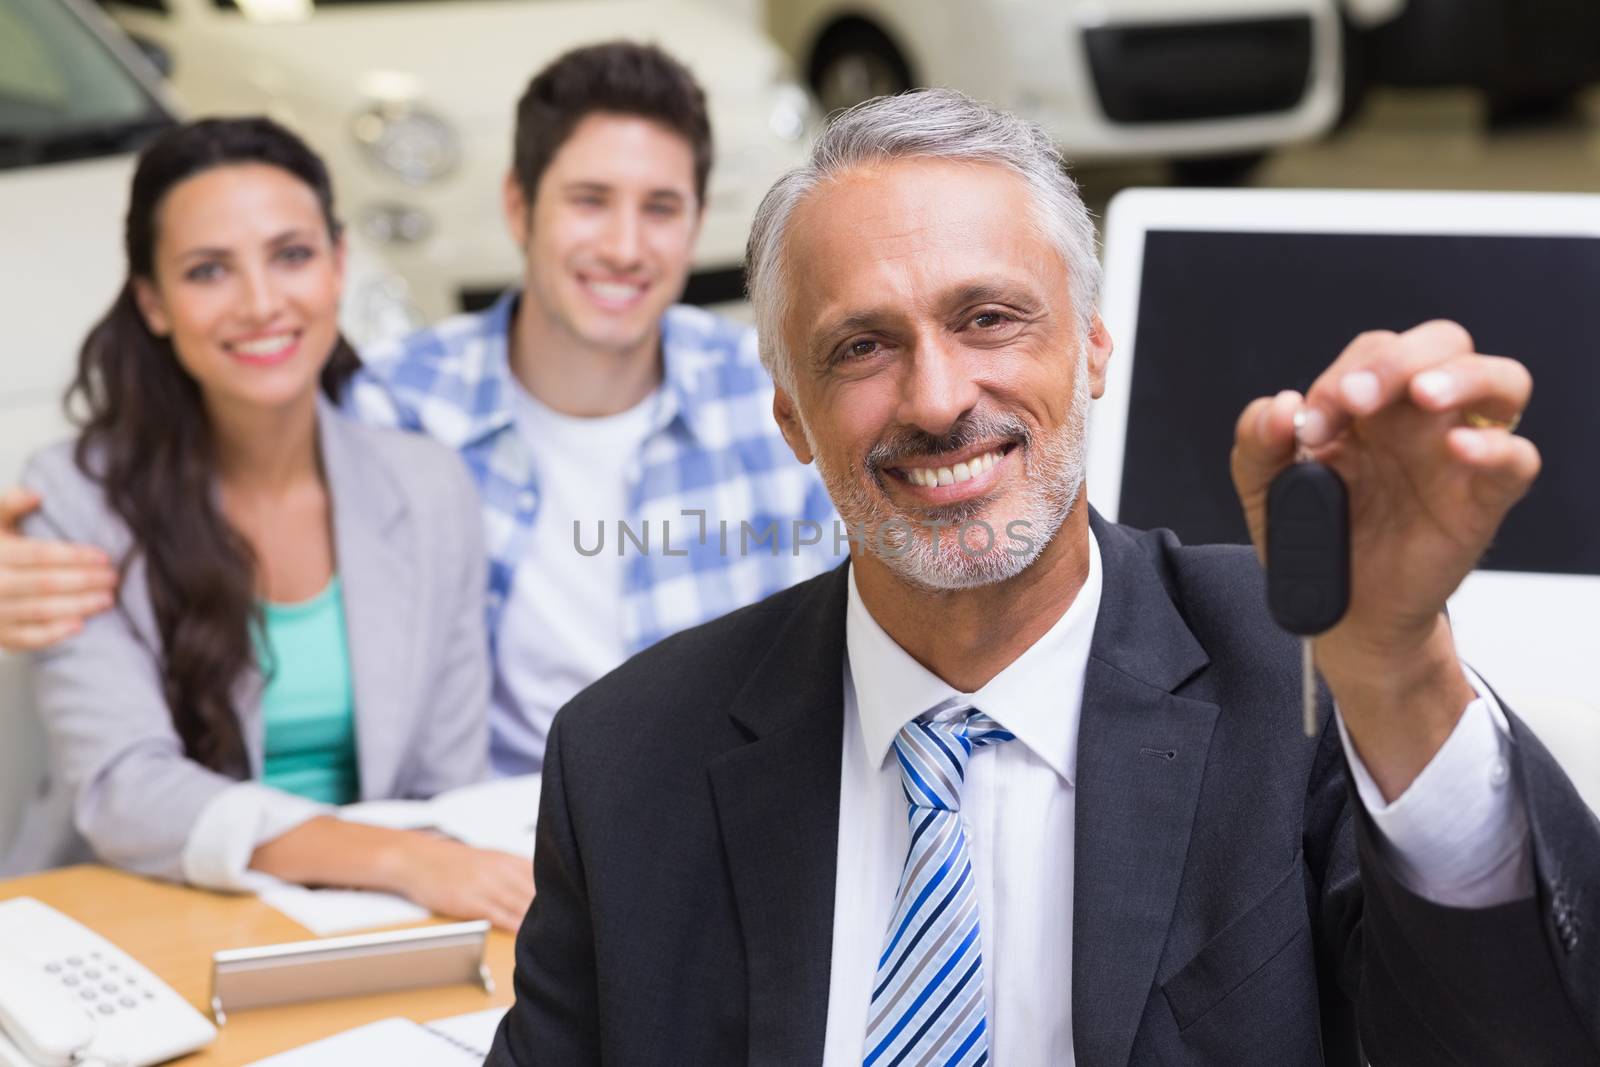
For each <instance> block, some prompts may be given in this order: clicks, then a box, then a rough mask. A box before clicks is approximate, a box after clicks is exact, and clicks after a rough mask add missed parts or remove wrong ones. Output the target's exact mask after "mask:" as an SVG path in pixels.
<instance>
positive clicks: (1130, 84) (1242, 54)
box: [766, 0, 1386, 182]
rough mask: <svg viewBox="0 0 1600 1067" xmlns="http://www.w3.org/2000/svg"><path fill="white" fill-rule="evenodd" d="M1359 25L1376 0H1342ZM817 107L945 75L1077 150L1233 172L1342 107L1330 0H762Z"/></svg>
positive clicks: (1078, 156)
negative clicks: (934, 0)
mask: <svg viewBox="0 0 1600 1067" xmlns="http://www.w3.org/2000/svg"><path fill="white" fill-rule="evenodd" d="M1344 2H1348V3H1349V5H1350V7H1352V8H1359V9H1362V10H1361V12H1360V17H1361V18H1362V20H1363V21H1365V20H1366V19H1369V18H1373V17H1381V14H1382V13H1381V12H1377V11H1371V12H1369V11H1368V10H1367V9H1371V8H1374V7H1378V8H1381V7H1382V6H1383V5H1384V3H1385V2H1386V0H1376V3H1375V2H1374V0H1344ZM766 16H767V26H768V29H769V30H770V31H771V32H772V34H773V36H774V37H775V38H776V39H777V40H778V41H779V42H780V43H781V44H783V45H784V47H785V48H787V49H788V50H789V52H790V54H791V55H792V56H794V57H795V60H796V62H797V64H799V67H800V69H801V70H803V71H805V72H806V74H807V76H808V78H809V80H810V83H811V86H812V88H813V90H814V91H815V92H816V94H817V97H818V99H819V100H820V102H821V104H822V107H823V108H824V110H827V111H832V110H833V109H835V108H839V107H847V106H849V105H850V104H853V103H855V102H857V101H859V100H862V99H865V98H867V97H870V96H876V95H879V94H882V93H893V92H899V91H901V90H904V89H907V88H910V87H912V86H919V85H942V86H949V87H952V88H956V89H961V90H964V91H965V92H968V93H971V94H972V95H974V96H977V97H980V98H982V99H984V100H988V101H990V102H991V103H994V104H998V105H1000V106H1001V107H1005V108H1008V109H1010V110H1012V111H1015V112H1017V113H1018V114H1021V115H1025V116H1027V117H1028V118H1030V119H1033V120H1035V121H1037V122H1039V123H1040V124H1042V125H1043V126H1044V127H1045V128H1046V129H1047V130H1049V131H1050V132H1051V134H1052V135H1053V136H1054V137H1055V139H1056V141H1057V143H1059V144H1060V145H1061V146H1062V149H1063V150H1064V151H1065V153H1066V154H1067V156H1068V158H1069V159H1071V160H1073V161H1080V160H1082V161H1092V160H1104V159H1118V160H1123V159H1132V158H1150V157H1156V158H1162V159H1173V160H1177V161H1179V169H1180V177H1182V178H1184V179H1185V180H1195V181H1204V182H1217V181H1226V180H1228V179H1230V178H1236V177H1239V176H1242V175H1243V173H1245V172H1246V171H1247V170H1248V169H1249V167H1250V165H1251V164H1252V163H1253V162H1254V161H1255V160H1256V159H1259V158H1260V156H1261V155H1262V154H1264V153H1266V152H1267V151H1268V150H1270V149H1272V148H1274V147H1276V146H1278V145H1281V144H1286V143H1289V142H1293V141H1298V140H1304V139H1307V138H1311V137H1315V136H1317V135H1319V134H1321V133H1323V132H1324V131H1326V130H1327V129H1328V128H1329V127H1330V126H1331V125H1332V124H1333V122H1334V120H1335V119H1336V118H1337V116H1338V113H1339V107H1340V93H1341V84H1342V74H1341V69H1340V66H1341V63H1340V56H1341V51H1340V36H1341V32H1342V29H1341V17H1340V10H1339V6H1338V4H1337V3H1336V2H1335V0H962V2H959V3H957V2H939V3H930V2H928V0H767V10H766Z"/></svg>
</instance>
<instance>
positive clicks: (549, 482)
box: [495, 385, 659, 750]
mask: <svg viewBox="0 0 1600 1067" xmlns="http://www.w3.org/2000/svg"><path fill="white" fill-rule="evenodd" d="M658 397H659V393H654V392H653V393H651V394H650V395H649V396H647V397H645V399H644V400H643V401H641V402H640V403H638V404H636V405H635V406H633V407H632V408H629V409H628V410H627V411H624V412H622V413H621V414H618V415H606V416H601V417H599V418H579V417H575V416H572V415H563V414H561V413H559V412H556V411H552V410H551V409H550V408H548V407H546V406H545V405H544V404H542V403H540V402H539V401H538V400H537V399H536V398H535V397H534V396H533V395H532V394H530V393H529V392H528V391H527V390H526V389H524V388H522V387H521V386H520V385H519V386H517V387H516V389H515V393H514V400H513V404H512V408H513V412H514V415H515V418H516V425H517V432H518V433H520V434H522V435H523V437H524V439H525V440H526V441H527V442H528V445H529V448H530V450H531V451H532V453H533V455H534V456H535V457H536V463H537V469H538V478H539V511H538V515H537V517H536V518H535V520H534V526H533V538H532V544H531V546H530V547H529V550H528V553H527V555H526V556H524V557H523V558H522V559H520V560H518V561H517V570H516V575H515V577H514V579H513V582H512V589H511V595H510V596H509V597H507V599H506V608H505V613H504V614H503V615H502V617H501V620H500V631H499V634H498V647H497V650H496V658H497V660H498V663H497V670H496V672H495V686H496V689H497V690H498V691H497V692H496V694H495V702H496V703H497V704H499V705H501V706H511V707H516V708H518V709H520V715H519V716H518V717H519V718H521V719H523V720H525V721H526V722H527V723H528V724H529V725H531V726H532V727H533V729H534V730H535V731H536V732H537V734H538V735H539V748H540V749H541V750H542V749H543V747H544V739H545V737H546V736H547V735H548V734H549V731H550V720H551V719H552V718H554V717H555V713H556V711H557V710H558V709H559V708H560V707H561V705H563V704H565V703H566V702H567V701H568V700H571V699H572V698H573V697H574V696H575V695H576V694H577V693H578V691H579V690H580V689H582V688H584V687H585V686H587V685H588V684H589V683H591V682H593V681H594V680H595V679H597V678H599V677H600V676H601V675H602V674H605V673H606V672H607V671H609V670H611V669H612V668H613V667H616V666H617V665H618V664H620V663H621V662H622V661H623V660H624V659H625V658H626V657H627V647H626V644H625V641H624V635H623V626H622V589H623V568H624V567H625V566H626V565H627V564H629V563H631V562H632V556H631V555H630V556H626V557H624V556H619V555H618V554H617V546H616V531H617V523H618V521H619V520H627V519H630V518H631V515H630V512H629V508H628V496H629V487H630V486H632V485H633V484H634V483H635V482H636V481H637V480H638V469H637V465H638V457H639V454H640V451H641V449H642V448H643V445H644V441H645V438H646V437H648V436H649V434H650V431H651V428H652V424H653V420H654V415H655V405H656V403H657V401H658ZM575 521H576V522H577V523H578V526H579V529H578V534H577V537H578V541H577V543H575V542H574V534H573V523H574V522H575ZM602 526H603V529H604V538H605V540H604V549H603V550H602V551H600V552H598V553H594V549H595V546H596V544H598V543H600V542H599V540H598V539H599V538H600V537H601V536H602V534H601V530H602ZM578 544H581V545H582V547H583V549H584V550H585V551H586V552H590V553H594V554H591V555H585V554H584V553H583V552H580V551H579V550H578V547H577V546H578Z"/></svg>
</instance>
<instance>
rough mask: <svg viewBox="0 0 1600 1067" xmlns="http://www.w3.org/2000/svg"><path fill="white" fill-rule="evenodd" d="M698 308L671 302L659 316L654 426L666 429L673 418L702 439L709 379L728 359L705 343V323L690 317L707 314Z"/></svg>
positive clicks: (726, 355)
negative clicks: (658, 373) (658, 401)
mask: <svg viewBox="0 0 1600 1067" xmlns="http://www.w3.org/2000/svg"><path fill="white" fill-rule="evenodd" d="M708 314H709V313H708V312H705V311H702V310H701V309H699V308H691V307H686V306H683V305H679V304H674V305H673V306H672V307H669V308H667V310H666V313H665V314H664V315H662V316H661V384H662V388H661V391H660V392H661V399H662V402H661V406H660V408H659V409H658V411H657V421H656V428H657V429H658V430H659V429H663V428H665V427H666V426H667V425H668V424H669V423H670V422H671V421H672V420H673V419H674V418H679V419H681V420H682V422H683V425H684V428H685V429H687V430H688V431H689V433H690V434H691V435H693V436H694V437H695V438H696V439H697V440H704V437H705V431H706V427H705V426H704V425H701V420H702V419H703V418H704V411H705V408H706V398H705V395H704V394H705V393H706V390H707V383H708V379H709V378H710V376H711V374H712V372H714V370H715V369H716V365H717V364H718V363H719V362H722V361H725V360H726V359H727V358H728V353H727V352H722V351H718V350H716V349H714V348H712V347H710V346H708V345H707V344H706V343H705V333H706V324H705V323H698V324H697V323H696V322H694V321H693V320H694V319H695V318H696V317H698V316H704V315H708Z"/></svg>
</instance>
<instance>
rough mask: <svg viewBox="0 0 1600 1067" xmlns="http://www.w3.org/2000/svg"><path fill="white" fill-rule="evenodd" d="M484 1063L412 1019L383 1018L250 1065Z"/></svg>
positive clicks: (442, 1066) (449, 1066) (436, 1066)
mask: <svg viewBox="0 0 1600 1067" xmlns="http://www.w3.org/2000/svg"><path fill="white" fill-rule="evenodd" d="M482 1062H483V1056H479V1055H474V1054H473V1053H471V1052H469V1051H467V1050H466V1049H463V1048H461V1047H459V1046H457V1045H455V1044H452V1043H451V1042H450V1041H449V1040H446V1039H445V1038H444V1037H441V1036H440V1035H438V1034H434V1033H430V1032H429V1031H428V1028H427V1027H423V1026H418V1025H417V1024H416V1023H414V1022H412V1021H411V1020H410V1019H384V1020H382V1021H380V1022H375V1023H368V1024H367V1025H366V1026H358V1027H356V1028H355V1029H353V1030H346V1031H345V1032H344V1033H342V1034H335V1035H333V1036H332V1037H325V1038H323V1039H322V1040H321V1041H313V1042H311V1043H310V1044H309V1045H301V1046H300V1047H299V1048H296V1049H291V1050H289V1051H288V1052H280V1053H279V1054H278V1055H276V1056H268V1057H267V1058H266V1059H264V1060H257V1061H256V1062H255V1063H253V1064H251V1065H250V1067H352V1065H354V1064H382V1065H383V1067H461V1065H464V1064H472V1065H474V1067H477V1065H479V1064H481V1063H482Z"/></svg>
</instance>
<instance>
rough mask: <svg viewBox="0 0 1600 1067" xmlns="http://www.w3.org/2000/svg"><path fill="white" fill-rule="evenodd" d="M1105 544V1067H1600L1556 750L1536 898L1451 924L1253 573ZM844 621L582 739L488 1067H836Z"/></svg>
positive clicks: (1098, 1007)
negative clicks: (1352, 761) (1399, 856)
mask: <svg viewBox="0 0 1600 1067" xmlns="http://www.w3.org/2000/svg"><path fill="white" fill-rule="evenodd" d="M1094 530H1095V533H1096V535H1097V536H1098V538H1099V541H1100V548H1101V555H1102V559H1103V562H1104V566H1105V570H1104V586H1103V590H1104V591H1103V593H1102V599H1101V605H1100V614H1099V618H1098V620H1097V622H1096V626H1095V634H1094V639H1093V645H1092V648H1091V652H1090V657H1089V667H1088V675H1087V679H1086V682H1085V687H1084V696H1083V709H1082V721H1081V726H1080V734H1079V742H1078V768H1077V783H1076V788H1077V824H1076V834H1077V844H1076V849H1077V852H1076V874H1075V877H1076V882H1077V884H1076V887H1075V893H1074V896H1073V899H1072V900H1071V901H1066V900H1063V901H1062V906H1063V907H1066V906H1068V905H1069V904H1070V905H1071V906H1072V908H1073V966H1072V976H1073V982H1072V990H1071V998H1072V1019H1073V1036H1074V1042H1075V1045H1076V1049H1077V1062H1078V1064H1079V1067H1109V1065H1118V1067H1120V1065H1123V1064H1138V1065H1145V1064H1150V1065H1156V1064H1160V1065H1163V1067H1176V1065H1185V1064H1206V1065H1218V1067H1222V1065H1226V1067H1235V1065H1246V1064H1248V1065H1254V1064H1262V1065H1272V1067H1298V1065H1316V1064H1322V1063H1327V1064H1338V1065H1341V1067H1345V1065H1354V1064H1356V1063H1357V1062H1358V1059H1357V1057H1358V1052H1357V1047H1358V1046H1357V1042H1358V1040H1359V1042H1360V1043H1361V1046H1363V1048H1364V1051H1365V1053H1366V1055H1367V1056H1368V1057H1370V1059H1371V1060H1372V1062H1373V1064H1374V1065H1375V1067H1388V1065H1392V1064H1396V1065H1402V1067H1422V1065H1431V1064H1463V1065H1465V1064H1496V1065H1499V1064H1515V1065H1518V1067H1520V1065H1525V1064H1526V1065H1544V1064H1548V1065H1552V1067H1555V1065H1560V1067H1579V1065H1588V1064H1596V1063H1600V824H1597V823H1596V821H1595V819H1594V817H1593V816H1592V815H1591V814H1590V813H1589V811H1588V810H1587V809H1586V808H1585V807H1584V805H1583V803H1582V801H1581V800H1579V798H1578V796H1577V794H1576V793H1575V792H1574V791H1573V789H1572V786H1571V785H1570V783H1568V782H1567V780H1566V779H1565V778H1564V777H1563V775H1562V773H1561V771H1560V770H1559V769H1558V768H1557V766H1556V765H1555V763H1554V762H1553V761H1552V759H1551V757H1550V755H1549V753H1548V752H1546V751H1545V749H1544V748H1543V747H1542V746H1541V745H1540V744H1539V742H1538V741H1537V739H1535V738H1534V737H1533V736H1532V735H1531V734H1530V733H1528V732H1527V731H1526V730H1525V729H1524V728H1523V727H1522V726H1521V724H1520V723H1518V722H1516V721H1515V720H1513V722H1512V732H1513V737H1514V740H1515V745H1514V751H1515V772H1516V774H1517V776H1518V778H1519V779H1520V783H1521V786H1522V788H1523V789H1524V790H1525V792H1526V795H1527V798H1528V806H1529V811H1530V813H1531V821H1532V831H1533V840H1534V853H1535V857H1536V860H1535V865H1536V868H1537V879H1536V880H1537V892H1536V895H1535V896H1534V897H1533V898H1530V899H1528V900H1524V901H1520V902H1516V903H1512V904H1507V905H1504V906H1501V907H1496V908H1488V909H1481V910H1461V909H1450V908H1443V907H1438V906H1435V905H1432V904H1430V903H1428V902H1426V901H1424V900H1422V899H1420V898H1418V897H1416V896H1414V895H1412V894H1411V893H1409V892H1407V891H1406V890H1405V889H1404V888H1402V887H1401V885H1400V884H1399V883H1398V882H1397V881H1396V880H1395V879H1394V878H1393V877H1392V876H1391V875H1390V874H1389V873H1388V872H1387V871H1386V870H1385V868H1384V866H1383V863H1382V861H1381V860H1380V859H1379V856H1378V853H1377V852H1376V851H1375V849H1374V843H1375V838H1374V831H1373V830H1372V829H1371V828H1370V826H1369V824H1368V821H1367V818H1366V815H1365V813H1364V811H1363V809H1362V808H1361V806H1360V802H1359V801H1358V800H1357V799H1355V797H1354V795H1353V793H1352V790H1351V788H1350V785H1349V782H1348V775H1347V768H1346V766H1345V761H1344V756H1343V752H1342V748H1341V746H1340V743H1339V739H1338V736H1337V733H1336V730H1335V729H1334V728H1333V723H1332V722H1331V721H1330V718H1329V716H1330V714H1331V709H1330V708H1328V707H1327V706H1326V704H1327V701H1326V699H1324V705H1325V707H1324V711H1323V716H1322V719H1323V722H1322V725H1323V729H1322V731H1321V733H1320V734H1319V736H1318V738H1317V739H1316V740H1308V739H1306V738H1305V737H1304V736H1303V734H1302V732H1301V729H1300V725H1299V722H1300V718H1299V716H1300V711H1299V675H1298V671H1299V658H1298V650H1297V646H1296V645H1295V643H1294V642H1293V641H1292V640H1291V639H1290V638H1288V637H1286V636H1285V635H1284V634H1283V633H1282V632H1281V631H1280V630H1278V629H1277V627H1276V626H1275V625H1274V624H1273V623H1272V621H1271V620H1270V618H1269V617H1268V615H1267V614H1266V612H1265V610H1264V607H1263V603H1264V599H1263V591H1262V588H1261V576H1260V568H1259V567H1258V566H1257V564H1256V561H1255V558H1254V556H1253V554H1252V553H1250V552H1249V550H1247V549H1242V548H1234V547H1202V548H1186V547H1182V546H1180V545H1179V544H1178V543H1177V541H1176V540H1175V539H1174V538H1172V536H1171V535H1170V534H1167V533H1165V532H1156V533H1140V532H1138V531H1134V530H1131V529H1128V528H1125V527H1120V526H1113V525H1110V524H1107V523H1104V522H1103V521H1101V520H1099V518H1098V516H1096V517H1095V523H1094ZM845 593H846V583H845V573H844V571H843V569H840V570H838V571H835V572H833V573H832V574H827V575H823V576H822V577H819V578H816V579H813V580H812V581H810V582H806V583H805V584H803V585H799V586H796V587H795V588H793V589H790V590H788V591H786V592H783V593H780V594H778V595H777V596H774V597H772V598H770V599H768V600H766V601H763V602H761V603H759V604H756V605H754V606H752V607H749V608H746V609H744V610H741V611H738V612H735V613H734V614H732V615H729V616H727V617H725V618H722V619H720V620H717V621H715V622H712V623H710V624H708V625H705V626H701V627H699V628H698V629H695V630H691V631H688V632H686V633H683V634H680V635H678V636H676V637H674V638H671V639H669V640H666V641H664V642H662V643H661V644H658V645H656V646H655V647H654V648H652V649H650V650H648V651H646V652H644V653H643V654H641V655H639V656H636V657H635V658H633V659H632V660H630V661H629V662H628V663H627V664H625V665H624V666H622V667H621V668H620V669H618V670H617V671H615V672H613V673H611V674H610V675H608V676H606V677H605V678H603V679H601V680H600V681H599V682H597V683H596V684H595V685H593V686H592V687H590V688H589V689H588V690H586V691H585V692H583V693H582V694H580V695H579V696H578V697H577V698H576V699H575V700H573V701H572V703H571V704H569V705H568V706H567V707H566V708H564V709H563V710H562V711H561V713H560V714H559V715H558V716H557V717H556V720H555V725H554V728H553V729H552V731H551V734H550V741H549V748H548V752H547V754H546V757H545V766H544V788H543V799H542V801H541V805H540V811H539V832H538V851H537V855H536V857H535V860H534V872H535V880H536V882H537V885H538V896H537V897H536V898H535V900H534V903H533V908H532V910H531V911H530V912H529V913H528V917H527V919H526V921H525V922H524V923H523V927H522V931H521V933H520V934H519V935H518V939H517V963H516V991H517V1002H516V1005H515V1007H513V1008H512V1010H511V1012H510V1014H509V1015H508V1017H507V1018H506V1021H505V1022H504V1024H503V1025H502V1026H501V1029H500V1032H499V1034H498V1036H497V1038H496V1041H495V1045H494V1050H493V1052H492V1053H491V1055H490V1057H489V1061H488V1062H489V1063H490V1064H495V1065H510V1064H518V1065H522V1067H530V1065H535V1064H538V1065H545V1064H553V1065H560V1067H570V1065H579V1064H590V1063H606V1064H623V1065H628V1067H636V1065H640V1064H672V1065H678V1064H711V1065H725V1064H727V1065H731V1064H740V1063H752V1064H763V1065H765V1064H816V1063H817V1062H819V1061H820V1059H821V1056H822V1047H823V1037H824V1027H825V1022H826V1018H827V1009H828V986H829V958H830V953H831V949H832V922H833V904H834V878H835V870H836V840H837V832H838V817H839V773H840V766H839V764H840V744H841V731H842V727H843V710H842V708H843V679H842V673H841V671H842V664H843V661H844V619H845ZM865 950H866V951H868V952H870V951H873V950H874V946H868V947H866V949H865ZM1065 995H1066V993H1065V991H1063V996H1065ZM1010 1040H1012V1041H1015V1040H1017V1036H1016V1035H1013V1036H1012V1037H1011V1038H1010ZM1002 1067H1004V1065H1002Z"/></svg>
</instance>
